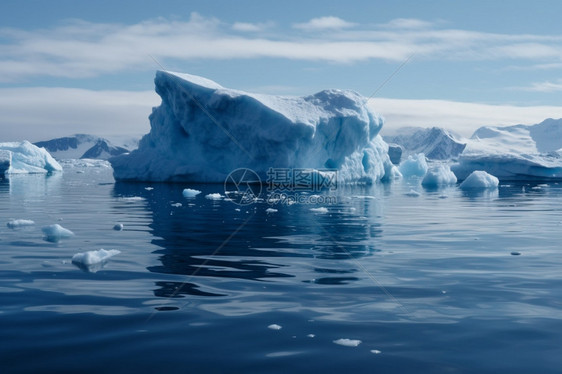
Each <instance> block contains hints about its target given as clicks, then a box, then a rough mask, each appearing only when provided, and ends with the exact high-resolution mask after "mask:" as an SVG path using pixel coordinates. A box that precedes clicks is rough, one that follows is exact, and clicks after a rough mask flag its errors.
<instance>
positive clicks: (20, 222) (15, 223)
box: [6, 219, 35, 229]
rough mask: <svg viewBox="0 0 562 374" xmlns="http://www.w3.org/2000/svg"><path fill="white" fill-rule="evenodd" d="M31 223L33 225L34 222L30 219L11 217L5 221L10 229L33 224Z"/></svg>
mask: <svg viewBox="0 0 562 374" xmlns="http://www.w3.org/2000/svg"><path fill="white" fill-rule="evenodd" d="M33 225H35V222H34V221H32V220H30V219H12V220H9V221H8V222H7V223H6V226H8V227H9V228H11V229H15V228H17V227H23V226H33Z"/></svg>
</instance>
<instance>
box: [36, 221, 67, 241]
mask: <svg viewBox="0 0 562 374" xmlns="http://www.w3.org/2000/svg"><path fill="white" fill-rule="evenodd" d="M41 230H42V231H43V234H45V237H46V239H47V240H48V241H50V242H58V241H59V240H61V239H64V238H70V237H71V236H74V233H73V232H72V231H70V230H68V229H65V228H64V227H62V226H61V225H59V224H58V223H55V224H54V225H49V226H45V227H43V228H42V229H41Z"/></svg>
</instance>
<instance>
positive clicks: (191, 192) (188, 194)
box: [182, 188, 201, 198]
mask: <svg viewBox="0 0 562 374" xmlns="http://www.w3.org/2000/svg"><path fill="white" fill-rule="evenodd" d="M200 193H201V191H199V190H194V189H191V188H185V189H184V190H183V191H182V195H183V197H185V198H192V197H195V196H197V195H199V194H200Z"/></svg>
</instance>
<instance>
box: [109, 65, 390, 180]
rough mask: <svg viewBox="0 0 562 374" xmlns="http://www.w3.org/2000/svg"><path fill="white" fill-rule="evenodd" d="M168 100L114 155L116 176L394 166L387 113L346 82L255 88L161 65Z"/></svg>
mask: <svg viewBox="0 0 562 374" xmlns="http://www.w3.org/2000/svg"><path fill="white" fill-rule="evenodd" d="M155 85H156V92H157V93H158V94H159V95H160V96H161V98H162V103H161V105H160V106H159V107H156V108H154V109H153V111H152V114H151V115H150V124H151V130H150V132H149V133H148V134H147V135H145V136H144V137H143V138H142V140H141V141H140V143H139V148H138V149H137V150H135V151H133V152H131V153H130V154H127V155H121V156H117V157H114V158H112V159H110V162H111V163H112V166H113V169H114V175H115V179H117V180H142V181H191V182H221V183H222V182H224V180H225V178H226V177H227V176H228V174H229V173H230V172H232V171H233V170H235V169H237V168H250V169H252V170H254V171H256V172H257V173H258V174H259V175H260V177H262V178H266V173H267V171H268V169H269V168H309V169H316V170H319V169H337V170H338V181H344V182H350V183H353V182H373V181H377V180H381V179H383V178H384V177H385V176H387V177H390V175H391V174H392V173H394V171H395V168H394V166H393V165H392V163H391V162H390V159H389V157H388V145H387V144H386V143H385V142H384V141H383V140H382V138H381V137H380V136H379V135H378V133H379V131H380V130H381V128H382V125H383V120H382V118H381V117H379V116H378V115H377V114H376V113H374V112H372V111H371V110H369V109H368V108H367V106H366V105H364V103H365V98H363V97H361V96H360V95H358V94H357V93H354V92H351V91H343V90H325V91H321V92H318V93H316V94H314V95H310V96H305V97H283V96H271V95H260V94H252V93H247V92H243V91H239V90H233V89H227V88H224V87H222V86H220V85H218V84H217V83H215V82H213V81H210V80H208V79H205V78H201V77H197V76H193V75H187V74H179V73H172V72H164V71H158V72H157V73H156V78H155Z"/></svg>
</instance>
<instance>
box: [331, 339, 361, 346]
mask: <svg viewBox="0 0 562 374" xmlns="http://www.w3.org/2000/svg"><path fill="white" fill-rule="evenodd" d="M334 343H335V344H338V345H343V346H345V347H357V346H358V345H359V344H361V340H358V339H347V338H342V339H338V340H334Z"/></svg>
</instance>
